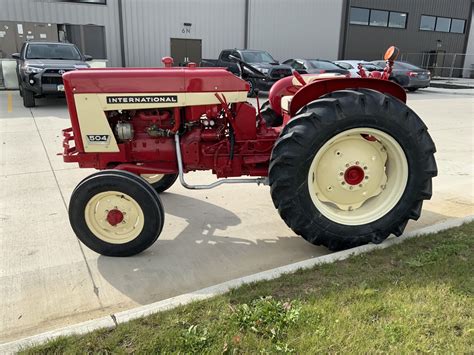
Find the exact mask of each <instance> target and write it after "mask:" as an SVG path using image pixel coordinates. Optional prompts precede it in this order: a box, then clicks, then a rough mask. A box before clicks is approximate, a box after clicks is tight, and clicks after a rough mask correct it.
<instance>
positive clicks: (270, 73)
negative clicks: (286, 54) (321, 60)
mask: <svg viewBox="0 0 474 355" xmlns="http://www.w3.org/2000/svg"><path fill="white" fill-rule="evenodd" d="M230 56H234V57H235V58H237V59H240V60H241V61H243V62H245V63H248V64H250V65H251V66H252V67H254V68H256V69H258V70H259V71H260V72H261V73H262V74H264V76H265V78H255V77H252V75H245V74H246V73H240V68H239V66H238V65H237V63H236V62H235V60H232V58H231V57H230ZM201 66H203V67H224V68H227V70H229V71H230V72H232V73H234V74H235V75H239V76H240V75H242V78H243V79H244V80H246V81H247V82H248V83H249V85H250V90H249V96H254V94H255V89H256V88H258V89H259V90H263V91H268V90H270V88H271V87H272V85H273V84H274V83H275V82H276V81H278V80H280V79H281V78H284V77H285V76H289V75H291V73H292V69H291V67H290V66H288V65H282V64H280V63H278V61H276V60H275V59H274V58H273V57H272V56H271V55H270V54H269V53H268V52H266V51H262V50H255V49H224V50H223V51H222V52H221V54H220V55H219V59H217V60H216V59H203V60H202V61H201ZM249 74H251V73H249Z"/></svg>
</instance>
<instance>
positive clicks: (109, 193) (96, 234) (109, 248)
mask: <svg viewBox="0 0 474 355" xmlns="http://www.w3.org/2000/svg"><path fill="white" fill-rule="evenodd" d="M69 220H70V223H71V226H72V229H73V230H74V232H75V233H76V235H77V237H78V238H79V239H80V240H81V241H82V242H83V243H84V244H85V245H86V246H88V247H89V248H90V249H92V250H94V251H95V252H97V253H99V254H102V255H107V256H131V255H135V254H138V253H140V252H142V251H143V250H145V249H147V248H148V247H150V246H151V245H152V244H153V243H154V242H155V241H156V240H157V239H158V236H159V235H160V233H161V230H162V228H163V224H164V211H163V206H162V204H161V201H160V198H159V196H158V194H157V193H156V191H155V190H154V189H152V188H151V186H150V185H149V184H148V183H146V182H145V181H144V180H143V179H141V178H139V177H138V176H136V175H133V174H131V173H128V172H124V171H117V170H106V171H101V172H99V173H96V174H93V175H91V176H89V177H87V178H85V179H84V180H83V181H82V182H81V183H79V185H78V186H77V187H76V189H75V190H74V191H73V193H72V196H71V201H70V203H69Z"/></svg>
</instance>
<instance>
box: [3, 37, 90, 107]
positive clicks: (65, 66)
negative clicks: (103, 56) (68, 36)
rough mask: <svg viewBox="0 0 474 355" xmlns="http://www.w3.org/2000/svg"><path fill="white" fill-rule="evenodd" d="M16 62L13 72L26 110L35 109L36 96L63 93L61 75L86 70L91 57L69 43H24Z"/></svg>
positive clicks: (17, 54)
mask: <svg viewBox="0 0 474 355" xmlns="http://www.w3.org/2000/svg"><path fill="white" fill-rule="evenodd" d="M12 58H14V59H16V60H17V67H16V73H17V76H18V86H19V88H20V95H21V96H22V97H23V105H24V106H25V107H34V106H35V97H41V96H44V95H50V94H58V93H62V92H64V85H63V79H62V75H63V74H64V73H65V72H67V71H70V70H76V69H80V68H89V65H88V64H87V63H86V61H88V60H92V57H91V56H88V55H83V54H81V52H80V51H79V49H78V48H77V47H76V46H75V45H74V44H71V43H59V42H25V43H24V44H23V46H22V47H21V51H20V53H14V54H12Z"/></svg>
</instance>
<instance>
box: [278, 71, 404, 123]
mask: <svg viewBox="0 0 474 355" xmlns="http://www.w3.org/2000/svg"><path fill="white" fill-rule="evenodd" d="M359 88H361V89H362V88H364V89H372V90H376V91H380V92H382V93H384V94H390V95H392V96H395V97H396V98H398V99H399V100H401V101H403V102H406V99H407V94H406V92H405V90H404V89H403V88H402V87H401V86H400V85H398V84H395V83H393V82H391V81H387V80H380V79H373V78H344V77H341V78H330V79H321V80H316V81H313V82H312V83H310V84H308V85H306V86H303V87H302V88H301V89H300V90H298V92H297V93H296V94H295V96H293V99H292V100H291V104H290V116H294V115H295V114H296V112H298V110H299V109H300V108H302V107H303V106H304V105H306V104H307V103H308V102H311V101H314V100H316V99H318V98H320V97H321V96H323V95H325V94H327V93H330V92H333V91H338V90H345V89H359ZM272 108H273V106H272Z"/></svg>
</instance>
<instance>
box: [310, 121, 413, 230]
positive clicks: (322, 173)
mask: <svg viewBox="0 0 474 355" xmlns="http://www.w3.org/2000/svg"><path fill="white" fill-rule="evenodd" d="M364 137H366V138H364ZM367 138H368V139H367ZM354 177H355V178H354ZM407 181H408V163H407V159H406V156H405V153H404V151H403V149H402V148H401V146H400V144H398V142H397V141H396V140H395V139H394V138H393V137H392V136H390V135H388V134H387V133H385V132H383V131H380V130H378V129H374V128H354V129H350V130H347V131H345V132H342V133H339V134H338V135H336V136H334V137H333V138H331V139H330V140H329V141H328V142H326V143H325V144H324V145H323V146H322V147H321V149H320V150H319V151H318V152H317V154H316V156H315V157H314V159H313V162H312V163H311V166H310V168H309V172H308V188H309V193H310V196H311V199H312V201H313V203H314V205H315V206H316V208H317V209H318V210H319V211H320V212H321V213H322V214H323V215H324V216H325V217H326V218H328V219H330V220H331V221H333V222H337V223H340V224H345V225H362V224H367V223H370V222H373V221H376V220H377V219H379V218H381V217H383V216H384V215H386V214H387V213H388V212H390V211H391V210H392V208H394V207H395V206H396V204H397V203H398V201H399V200H400V198H401V197H402V195H403V192H404V191H405V187H406V184H407ZM348 182H350V183H348ZM354 182H357V183H355V184H354Z"/></svg>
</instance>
